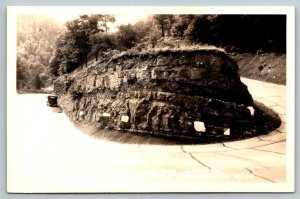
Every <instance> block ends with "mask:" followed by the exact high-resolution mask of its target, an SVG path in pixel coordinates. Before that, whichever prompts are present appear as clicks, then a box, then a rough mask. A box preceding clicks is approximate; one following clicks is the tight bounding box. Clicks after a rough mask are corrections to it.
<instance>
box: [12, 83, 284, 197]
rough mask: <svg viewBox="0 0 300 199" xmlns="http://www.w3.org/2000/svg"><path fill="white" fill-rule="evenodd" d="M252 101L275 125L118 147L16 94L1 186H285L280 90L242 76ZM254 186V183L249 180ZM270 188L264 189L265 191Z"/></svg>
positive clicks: (39, 99) (40, 101) (39, 98)
mask: <svg viewBox="0 0 300 199" xmlns="http://www.w3.org/2000/svg"><path fill="white" fill-rule="evenodd" d="M242 81H243V82H244V83H245V84H247V86H248V89H249V91H250V93H251V94H252V95H253V97H254V99H255V100H257V101H259V102H262V103H264V104H265V105H267V106H268V107H270V108H272V109H273V110H275V111H276V112H277V113H278V114H279V115H280V117H281V118H282V121H283V122H282V125H281V126H280V128H278V129H277V130H275V131H273V132H272V133H270V134H268V135H264V136H259V137H254V138H251V139H246V140H242V141H235V142H226V143H218V144H206V145H148V144H120V143H117V142H111V141H107V140H101V139H95V138H93V137H91V136H88V135H86V134H84V133H82V132H81V131H80V130H78V129H77V128H75V127H74V125H73V124H72V123H71V122H70V121H69V120H68V118H67V117H66V116H65V115H64V114H62V113H56V112H53V111H51V109H50V108H49V107H48V106H46V96H45V95H42V94H22V95H16V96H14V97H13V98H12V103H10V104H14V106H13V107H8V124H7V125H8V130H7V190H8V192H18V193H20V192H21V193H22V192H25V193H44V192H47V193H53V192H56V193H60V192H211V191H266V189H268V190H270V189H271V188H273V189H274V190H275V191H284V190H286V187H285V186H282V185H283V184H284V183H285V182H286V111H285V110H286V87H285V86H281V85H276V84H270V83H263V82H260V81H255V80H250V79H245V78H243V79H242ZM253 183H255V184H253ZM270 187H271V188H270Z"/></svg>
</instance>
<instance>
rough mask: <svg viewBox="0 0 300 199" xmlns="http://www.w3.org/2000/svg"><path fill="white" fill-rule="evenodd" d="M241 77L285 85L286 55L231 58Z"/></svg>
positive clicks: (241, 55)
mask: <svg viewBox="0 0 300 199" xmlns="http://www.w3.org/2000/svg"><path fill="white" fill-rule="evenodd" d="M232 57H233V58H234V59H235V60H236V61H237V62H238V66H239V74H240V75H241V76H243V77H247V78H251V79H257V80H261V81H266V82H272V83H276V84H282V85H285V84H286V55H285V54H282V53H273V52H270V53H262V54H253V53H242V54H236V55H234V56H232Z"/></svg>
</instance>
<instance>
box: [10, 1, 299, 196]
mask: <svg viewBox="0 0 300 199" xmlns="http://www.w3.org/2000/svg"><path fill="white" fill-rule="evenodd" d="M294 12H295V10H294V8H293V7H197V6H196V7H171V6H169V7H168V6H165V7H151V6H144V7H139V6H136V7H126V6H123V7H121V6H119V7H118V6H115V7H104V6H102V7H100V6H99V7H97V6H94V7H71V6H70V7H51V6H48V7H38V6H26V7H25V6H23V7H22V6H9V7H8V8H7V47H8V49H7V54H8V57H7V60H8V62H7V191H8V192H9V193H173V192H174V193H176V192H177V193H178V192H179V193H189V192H191V193H198V192H293V191H294V186H295V182H294V178H295V176H294V175H295V172H294V169H295V160H294V151H295V146H294V140H295V129H294V122H295V120H294V117H295V115H294V109H295V105H294V103H295V101H294V95H295V93H294V92H295V91H294V87H295V83H294V82H295V77H294V76H295V75H294V71H295V49H294V45H295V44H294V43H295V19H294V17H295V13H294Z"/></svg>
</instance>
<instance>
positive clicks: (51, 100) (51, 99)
mask: <svg viewBox="0 0 300 199" xmlns="http://www.w3.org/2000/svg"><path fill="white" fill-rule="evenodd" d="M47 106H50V107H58V105H57V96H55V95H49V96H48V97H47Z"/></svg>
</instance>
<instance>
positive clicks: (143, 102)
mask: <svg viewBox="0 0 300 199" xmlns="http://www.w3.org/2000/svg"><path fill="white" fill-rule="evenodd" d="M55 91H56V93H57V95H58V96H59V104H60V106H61V107H62V108H63V110H64V112H65V113H66V114H67V115H68V116H69V117H70V118H71V119H72V120H73V121H75V122H83V123H88V124H90V125H92V126H94V127H97V128H99V129H115V130H120V131H121V132H123V131H129V132H138V133H146V134H159V135H165V136H171V137H172V136H176V137H205V136H215V137H220V136H230V137H241V136H244V135H249V134H252V135H254V134H257V133H266V132H267V131H269V130H270V129H272V128H276V127H277V126H279V125H280V119H279V118H278V116H277V115H276V114H275V113H273V112H272V111H271V110H267V109H265V108H261V106H260V105H258V104H256V103H255V102H254V101H253V99H252V97H251V95H250V93H249V92H248V90H247V86H246V85H244V84H243V83H242V82H241V80H240V77H239V75H238V66H237V64H236V62H235V61H234V60H233V59H231V58H230V57H229V56H228V55H227V54H226V53H225V52H224V51H222V50H219V49H197V50H186V51H180V50H178V51H176V50H168V51H159V52H149V53H135V54H123V55H120V56H117V57H114V58H112V59H111V60H110V61H109V62H107V63H94V65H92V66H89V67H88V68H83V69H81V70H77V71H75V72H74V73H72V74H70V75H66V76H63V77H60V78H59V79H58V80H57V81H56V83H55Z"/></svg>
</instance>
